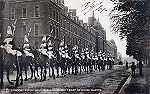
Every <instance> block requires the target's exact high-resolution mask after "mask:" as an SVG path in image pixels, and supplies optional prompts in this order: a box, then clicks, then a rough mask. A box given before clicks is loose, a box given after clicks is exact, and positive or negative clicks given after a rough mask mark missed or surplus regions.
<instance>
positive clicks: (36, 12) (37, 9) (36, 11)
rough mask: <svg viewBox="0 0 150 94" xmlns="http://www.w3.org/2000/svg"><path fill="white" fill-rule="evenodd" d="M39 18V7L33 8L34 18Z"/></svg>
mask: <svg viewBox="0 0 150 94" xmlns="http://www.w3.org/2000/svg"><path fill="white" fill-rule="evenodd" d="M39 16H40V8H39V6H35V17H39Z"/></svg>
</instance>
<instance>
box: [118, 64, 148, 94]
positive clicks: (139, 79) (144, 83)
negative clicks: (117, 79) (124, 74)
mask: <svg viewBox="0 0 150 94" xmlns="http://www.w3.org/2000/svg"><path fill="white" fill-rule="evenodd" d="M129 71H130V70H129ZM149 72H150V66H147V65H144V67H143V76H140V75H139V69H136V75H135V76H130V77H129V78H128V80H127V81H126V83H125V84H124V86H123V89H122V90H121V91H120V92H119V94H150V73H149Z"/></svg>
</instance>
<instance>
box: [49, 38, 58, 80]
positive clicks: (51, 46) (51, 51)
mask: <svg viewBox="0 0 150 94" xmlns="http://www.w3.org/2000/svg"><path fill="white" fill-rule="evenodd" d="M47 45H48V48H47V49H48V50H47V53H48V57H49V62H48V68H49V76H50V68H51V69H52V77H53V79H55V73H54V67H55V64H56V56H55V52H54V43H52V41H51V39H50V37H49V38H48V39H47Z"/></svg>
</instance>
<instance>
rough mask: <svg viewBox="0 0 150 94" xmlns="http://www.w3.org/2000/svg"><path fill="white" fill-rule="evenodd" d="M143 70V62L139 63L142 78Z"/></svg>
mask: <svg viewBox="0 0 150 94" xmlns="http://www.w3.org/2000/svg"><path fill="white" fill-rule="evenodd" d="M142 68H143V64H142V61H140V62H139V74H140V76H142V75H143V74H142Z"/></svg>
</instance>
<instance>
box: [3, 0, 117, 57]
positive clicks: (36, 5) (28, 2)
mask: <svg viewBox="0 0 150 94" xmlns="http://www.w3.org/2000/svg"><path fill="white" fill-rule="evenodd" d="M2 14H3V18H2V20H3V24H2V27H3V28H2V31H3V32H4V36H5V35H6V30H7V26H8V25H11V24H14V23H15V24H16V31H15V32H14V35H15V42H16V45H17V46H19V47H22V46H23V43H24V35H25V34H28V33H30V34H29V42H30V45H31V46H32V47H34V48H39V46H40V44H41V42H42V37H43V36H44V35H47V36H48V35H51V39H52V41H53V42H54V43H55V48H56V49H58V47H59V44H60V42H61V40H63V39H64V40H65V44H67V45H69V46H70V47H73V46H74V45H78V47H79V51H81V50H82V49H85V48H89V50H92V49H94V50H95V51H96V52H99V51H101V52H106V51H107V52H110V51H108V49H110V50H112V55H113V56H116V55H115V54H114V53H115V52H114V51H116V50H114V48H113V47H114V45H113V47H112V46H111V47H112V48H111V47H108V46H107V45H109V43H108V42H107V41H106V31H105V30H104V28H103V27H102V25H101V24H100V22H99V20H97V19H96V18H95V17H94V13H93V16H92V17H89V19H88V23H84V22H83V20H79V17H78V16H77V15H76V9H68V7H66V6H65V5H64V0H7V1H5V8H4V10H3V11H2ZM30 30H31V32H29V31H30ZM115 47H116V46H115Z"/></svg>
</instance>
